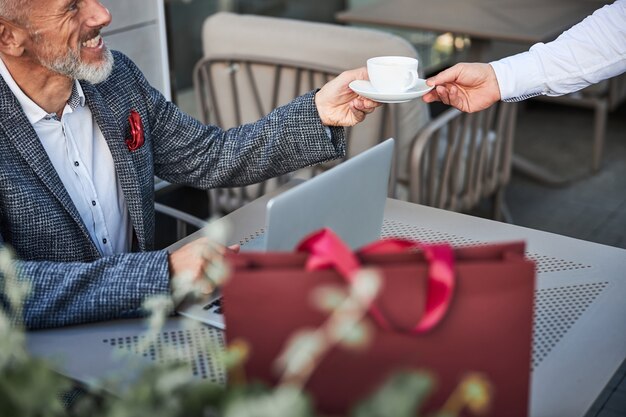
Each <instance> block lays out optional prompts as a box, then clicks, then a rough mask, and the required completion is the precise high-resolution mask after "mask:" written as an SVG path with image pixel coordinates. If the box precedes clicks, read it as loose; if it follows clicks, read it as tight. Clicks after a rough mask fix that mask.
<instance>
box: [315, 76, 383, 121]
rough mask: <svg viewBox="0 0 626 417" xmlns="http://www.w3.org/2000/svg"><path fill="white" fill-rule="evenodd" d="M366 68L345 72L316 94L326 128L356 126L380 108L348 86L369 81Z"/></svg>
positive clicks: (319, 110) (318, 108) (317, 105)
mask: <svg viewBox="0 0 626 417" xmlns="http://www.w3.org/2000/svg"><path fill="white" fill-rule="evenodd" d="M367 79H369V78H368V76H367V69H366V68H365V67H363V68H359V69H355V70H350V71H345V72H342V73H341V74H339V75H338V76H337V77H336V78H334V79H332V80H330V81H329V82H328V83H326V85H324V87H322V89H321V90H320V91H318V92H317V94H315V105H316V107H317V112H318V113H319V115H320V119H322V123H323V124H324V125H326V126H354V125H355V124H357V123H359V122H362V121H363V120H364V119H365V116H366V115H368V114H369V113H371V112H373V111H374V109H375V108H376V107H378V106H380V103H377V102H375V101H373V100H370V99H367V98H364V97H361V96H359V95H358V94H357V93H355V92H354V91H352V90H351V89H350V87H348V84H350V82H352V81H354V80H367Z"/></svg>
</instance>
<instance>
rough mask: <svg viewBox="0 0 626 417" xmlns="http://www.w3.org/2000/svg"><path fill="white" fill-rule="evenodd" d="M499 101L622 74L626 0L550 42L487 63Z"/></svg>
mask: <svg viewBox="0 0 626 417" xmlns="http://www.w3.org/2000/svg"><path fill="white" fill-rule="evenodd" d="M490 64H491V66H492V67H493V69H494V71H495V73H496V78H497V79H498V84H499V86H500V96H501V98H502V100H504V101H519V100H524V99H526V98H530V97H534V96H538V95H548V96H558V95H563V94H567V93H572V92H574V91H578V90H580V89H582V88H584V87H587V86H589V85H591V84H595V83H598V82H600V81H602V80H605V79H607V78H611V77H614V76H616V75H619V74H621V73H624V72H626V0H617V1H616V2H615V3H613V4H611V5H608V6H604V7H602V8H601V9H599V10H596V11H595V12H594V13H593V14H592V15H591V16H589V17H587V18H586V19H584V20H583V21H582V22H580V23H578V24H577V25H575V26H573V27H572V28H571V29H569V30H567V31H565V32H563V34H561V36H559V37H558V38H557V39H555V40H554V41H553V42H549V43H546V44H544V43H538V44H535V45H533V46H532V47H531V48H530V50H529V51H528V52H523V53H521V54H518V55H513V56H511V57H507V58H504V59H501V60H499V61H494V62H491V63H490Z"/></svg>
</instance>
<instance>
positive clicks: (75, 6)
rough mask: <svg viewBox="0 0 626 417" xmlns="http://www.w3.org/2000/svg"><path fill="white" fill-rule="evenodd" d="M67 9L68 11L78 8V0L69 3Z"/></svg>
mask: <svg viewBox="0 0 626 417" xmlns="http://www.w3.org/2000/svg"><path fill="white" fill-rule="evenodd" d="M67 10H69V11H74V10H78V2H77V1H73V2H72V3H70V5H69V7H68V8H67Z"/></svg>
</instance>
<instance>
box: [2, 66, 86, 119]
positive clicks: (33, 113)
mask: <svg viewBox="0 0 626 417" xmlns="http://www.w3.org/2000/svg"><path fill="white" fill-rule="evenodd" d="M0 76H2V78H3V79H4V82H5V83H7V85H8V86H9V88H10V89H11V92H12V93H13V95H15V97H16V98H17V101H18V102H19V103H20V105H21V106H22V109H23V110H24V113H26V118H27V119H28V121H29V122H30V124H32V125H34V124H35V123H37V122H39V121H40V120H42V119H50V118H51V117H54V118H56V115H51V114H48V113H47V112H46V111H45V110H44V109H42V108H41V107H39V105H38V104H37V103H35V102H34V101H32V100H31V99H30V97H28V96H27V95H26V94H24V92H23V91H22V89H21V88H20V86H19V85H17V83H16V82H15V80H14V79H13V77H12V76H11V73H10V72H9V70H8V68H7V67H6V65H5V64H4V62H3V61H2V59H1V58H0ZM67 104H68V105H69V106H70V108H71V109H72V111H74V110H75V109H76V108H77V107H78V106H81V107H84V106H85V94H84V92H83V89H82V87H81V86H80V83H79V82H78V80H74V84H72V94H71V95H70V98H69V100H68V101H67Z"/></svg>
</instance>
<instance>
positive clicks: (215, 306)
mask: <svg viewBox="0 0 626 417" xmlns="http://www.w3.org/2000/svg"><path fill="white" fill-rule="evenodd" d="M202 309H203V310H209V311H210V312H211V313H213V314H224V313H223V311H224V306H223V305H222V297H220V298H218V299H217V300H213V301H212V302H210V303H208V304H207V305H205V306H204V307H202Z"/></svg>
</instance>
